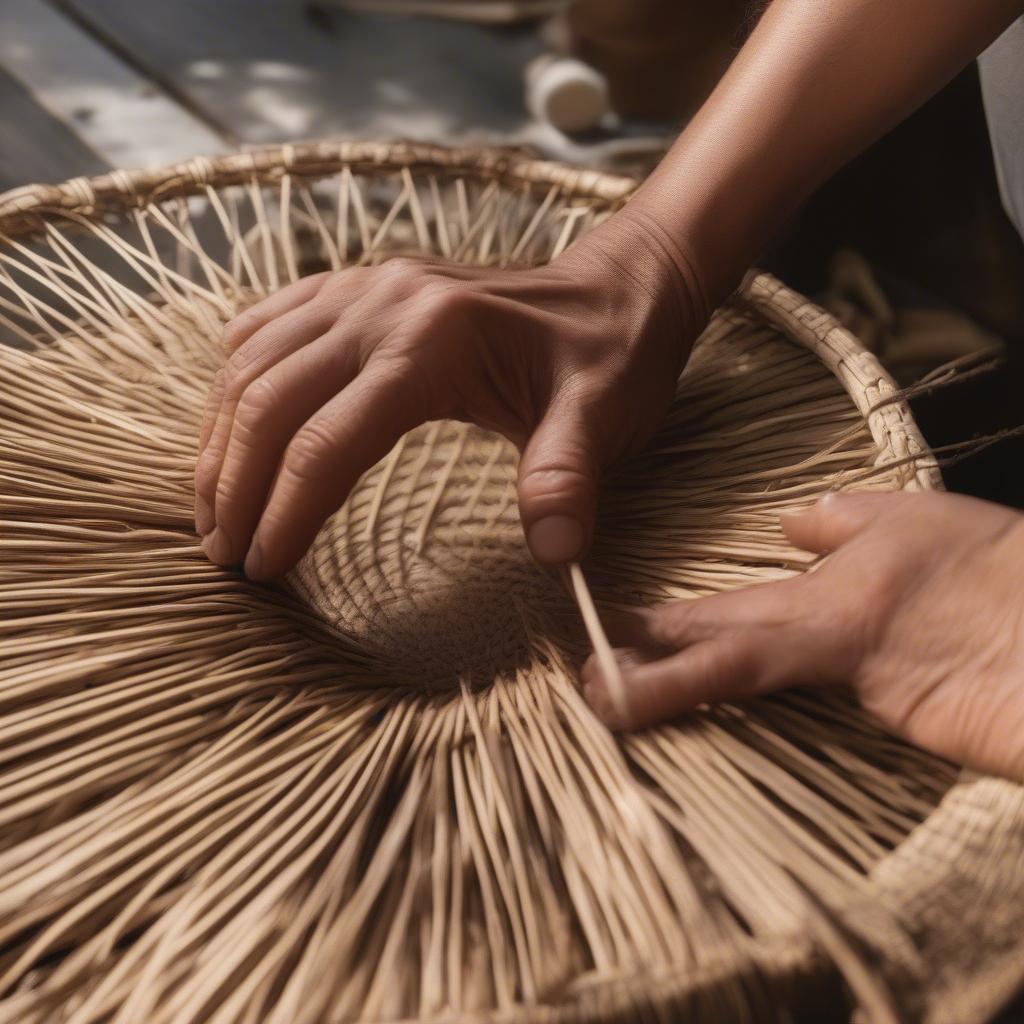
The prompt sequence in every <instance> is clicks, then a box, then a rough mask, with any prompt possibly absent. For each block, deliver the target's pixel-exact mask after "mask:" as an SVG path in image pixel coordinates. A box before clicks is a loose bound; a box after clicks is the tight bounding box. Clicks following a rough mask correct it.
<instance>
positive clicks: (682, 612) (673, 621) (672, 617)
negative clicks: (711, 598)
mask: <svg viewBox="0 0 1024 1024" xmlns="http://www.w3.org/2000/svg"><path fill="white" fill-rule="evenodd" d="M698 616H699V610H698V600H697V599H683V600H681V601H673V602H672V603H671V604H666V605H662V606H661V607H660V608H658V609H657V611H656V612H655V614H654V615H653V616H652V617H651V620H650V627H649V628H650V633H651V638H652V639H653V640H654V641H655V643H660V644H665V645H666V646H673V647H675V646H682V645H684V644H685V643H687V642H688V639H689V637H690V636H691V635H692V633H693V628H694V626H695V624H696V622H697V620H698Z"/></svg>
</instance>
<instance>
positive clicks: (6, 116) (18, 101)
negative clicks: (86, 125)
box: [0, 67, 109, 192]
mask: <svg viewBox="0 0 1024 1024" xmlns="http://www.w3.org/2000/svg"><path fill="white" fill-rule="evenodd" d="M0 124H2V125H3V126H4V143H3V145H2V146H0V192H6V191H7V190H8V189H9V188H15V187H17V186H19V185H27V184H31V183H34V182H40V181H45V182H57V181H63V180H64V179H65V178H73V177H75V176H77V175H80V174H99V173H100V172H101V171H105V170H108V169H109V165H108V164H107V163H106V161H104V160H103V158H102V157H100V156H99V155H98V154H97V153H95V152H93V151H92V150H91V149H90V148H89V147H88V146H87V145H85V143H84V142H82V140H81V139H80V138H79V137H78V136H77V135H76V134H75V133H74V132H73V131H71V129H70V128H69V127H68V126H67V125H66V124H64V123H63V122H61V121H59V120H57V118H55V117H53V116H52V115H51V114H49V113H48V112H47V111H45V110H43V109H42V108H41V107H40V106H39V104H38V103H37V102H36V101H35V100H34V99H33V97H32V95H31V94H30V93H29V91H28V89H26V87H25V86H24V85H22V84H21V82H19V81H17V80H16V79H14V78H11V76H10V75H8V74H6V73H5V72H4V70H3V68H2V67H0Z"/></svg>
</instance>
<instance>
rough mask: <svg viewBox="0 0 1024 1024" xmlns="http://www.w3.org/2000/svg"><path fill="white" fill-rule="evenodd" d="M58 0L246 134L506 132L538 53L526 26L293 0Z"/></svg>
mask: <svg viewBox="0 0 1024 1024" xmlns="http://www.w3.org/2000/svg"><path fill="white" fill-rule="evenodd" d="M7 2H10V0H4V3H7ZM19 2H24V0H19ZM60 2H61V3H62V4H63V5H64V6H66V7H68V8H70V9H72V10H73V11H74V12H75V14H76V16H77V17H79V18H81V19H82V20H83V21H84V22H85V23H87V24H91V25H94V26H95V27H96V28H97V30H98V31H99V32H101V33H102V34H104V35H107V36H109V37H110V38H111V39H113V40H116V42H117V44H118V45H119V46H121V47H123V48H125V49H126V50H128V51H130V52H131V53H132V55H133V57H134V58H135V60H137V61H138V62H139V66H143V67H147V68H149V69H150V70H151V72H152V74H153V76H154V77H155V78H156V79H157V80H161V79H163V80H165V81H171V82H173V84H174V88H175V89H176V90H181V92H182V93H184V94H185V95H187V96H188V97H189V99H190V100H191V101H192V102H193V103H194V104H195V105H196V106H197V107H198V108H199V109H200V110H202V111H204V112H205V113H206V114H207V115H208V116H209V118H210V119H211V120H213V121H215V122H218V123H221V124H224V125H226V126H227V127H228V128H229V129H230V130H231V131H232V132H233V133H235V134H236V135H237V136H238V137H239V138H241V139H242V140H244V141H245V142H247V143H253V144H259V143H269V142H283V141H288V140H293V139H308V138H319V137H332V136H334V137H339V136H340V137H356V136H361V137H366V138H395V137H407V138H419V139H429V140H432V141H436V142H445V141H449V142H451V141H456V140H458V141H463V140H466V139H468V138H472V137H479V136H486V137H490V138H494V137H507V136H508V135H510V134H512V133H516V132H519V131H520V130H521V129H522V128H523V126H524V125H525V124H526V123H527V120H528V119H527V115H526V112H525V109H524V105H523V99H522V70H523V67H524V66H525V64H526V63H527V61H528V60H530V59H531V58H532V57H533V56H534V55H535V54H537V53H538V52H540V43H539V41H538V39H537V38H536V34H535V32H533V31H532V30H530V29H519V30H499V29H493V28H486V27H481V26H477V25H468V24H457V23H450V22H442V21H434V20H429V19H400V18H387V17H381V16H373V15H365V14H358V15H357V14H352V13H346V12H342V11H340V10H338V11H335V12H333V13H321V14H320V16H319V17H311V16H310V14H309V12H308V10H307V8H306V5H304V4H303V3H301V2H299V0H216V2H211V0H174V2H173V3H165V4H161V5H159V6H157V5H155V4H153V3H150V2H145V3H143V2H140V0H60ZM154 11H158V15H154Z"/></svg>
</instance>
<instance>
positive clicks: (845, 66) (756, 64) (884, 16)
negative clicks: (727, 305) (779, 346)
mask: <svg viewBox="0 0 1024 1024" xmlns="http://www.w3.org/2000/svg"><path fill="white" fill-rule="evenodd" d="M1022 12H1024V2H1022V0H938V2H937V0H775V2H774V3H773V4H772V5H771V6H770V8H769V9H768V11H767V12H766V13H765V15H764V17H763V18H762V19H761V22H760V24H759V25H758V27H757V29H756V30H755V31H754V33H753V34H752V35H751V37H750V39H749V40H748V41H747V43H746V45H745V46H744V47H743V49H742V50H741V51H740V53H739V54H738V56H737V58H736V60H735V61H734V62H733V65H732V67H731V68H730V70H729V71H728V72H727V74H726V75H725V76H724V78H723V79H722V81H721V82H720V83H719V85H718V87H717V88H716V90H715V91H714V93H713V94H712V96H711V97H710V99H709V100H708V101H707V103H706V104H705V105H704V107H703V108H702V109H701V111H700V112H699V113H698V114H697V116H696V117H695V118H694V119H693V121H692V122H691V123H690V125H689V126H688V127H687V128H686V130H685V131H684V132H683V134H682V135H681V136H680V138H679V140H678V141H677V142H676V144H675V146H674V147H673V148H672V150H671V152H670V153H669V154H668V156H667V157H666V158H665V160H664V161H663V162H662V164H661V166H660V167H659V168H658V169H657V171H656V172H655V173H654V174H653V175H652V176H651V178H650V179H649V180H648V182H647V183H646V184H645V185H644V186H643V188H641V190H640V191H639V192H638V194H637V195H636V197H635V198H634V199H633V200H632V202H631V203H630V204H629V206H628V207H627V208H626V210H625V211H624V212H623V214H622V215H621V217H620V218H613V219H612V221H611V222H609V223H608V225H607V228H606V229H603V231H602V233H603V239H602V244H607V245H608V246H609V247H610V248H611V249H612V250H615V249H617V248H621V249H622V250H623V253H624V258H627V259H628V258H632V259H641V260H642V259H644V258H645V257H646V262H648V263H649V264H651V265H652V267H653V266H655V265H659V264H660V265H661V266H662V267H666V266H667V267H670V269H669V270H668V273H669V274H675V275H676V276H677V277H682V278H683V279H684V286H685V287H686V288H687V289H689V290H690V291H691V292H698V293H702V294H698V295H696V296H691V298H693V299H694V300H695V301H697V302H698V303H700V302H703V303H704V304H705V305H706V306H707V307H708V308H709V309H710V308H713V307H714V306H715V305H717V304H718V303H719V302H721V301H722V300H723V299H724V298H725V297H726V295H728V293H729V292H730V291H731V290H732V289H733V288H734V287H735V286H736V284H737V283H738V281H739V279H740V277H741V276H742V274H743V272H744V271H745V270H746V268H747V267H748V266H749V265H750V263H751V262H752V261H753V260H754V259H756V257H757V255H758V254H759V252H760V251H761V250H762V248H763V247H764V246H765V244H766V243H767V242H768V241H769V240H770V238H771V237H772V235H773V234H774V233H775V232H776V231H777V230H778V229H779V227H780V226H781V225H782V224H783V223H784V222H785V220H786V219H787V218H788V217H789V216H790V215H791V214H792V213H793V212H794V211H795V209H796V208H798V207H799V206H800V204H801V203H802V202H803V201H804V200H805V199H806V198H807V197H808V196H809V195H810V193H811V192H812V191H813V190H814V189H815V188H816V187H817V186H818V185H819V184H821V183H822V182H823V181H824V180H825V179H827V178H828V177H830V176H831V175H832V174H833V173H834V172H835V171H836V170H837V169H838V168H840V167H841V166H842V165H843V164H844V163H846V162H847V161H848V160H850V159H851V158H852V157H853V156H855V155H856V154H857V153H859V152H860V151H861V150H863V149H864V148H865V147H866V146H868V145H869V144H870V143H871V142H873V141H874V140H875V139H877V138H878V137H879V136H880V135H882V134H883V133H884V132H885V131H887V130H888V129H889V128H891V127H892V126H893V125H895V124H896V123H898V122H899V121H900V120H901V119H902V118H904V117H905V116H906V115H907V114H908V113H910V112H911V111H912V110H913V109H915V108H916V107H917V106H918V105H920V104H921V103H922V102H923V101H924V100H925V99H927V98H928V97H929V96H930V95H932V94H933V93H934V92H936V91H937V90H938V89H939V88H941V87H942V86H943V85H944V84H945V83H946V82H947V81H948V80H949V79H950V78H952V77H953V76H954V75H955V74H956V73H957V72H958V71H959V70H960V69H961V68H963V67H964V66H965V65H966V64H967V63H968V62H969V61H970V60H972V59H973V58H974V57H975V56H976V55H977V54H978V53H979V52H980V51H981V50H982V49H984V48H985V46H986V45H987V44H988V43H989V42H990V41H991V40H992V39H994V38H995V37H996V36H997V35H998V34H999V33H1000V32H1001V31H1002V30H1003V29H1004V28H1005V27H1006V26H1007V25H1008V24H1009V23H1010V22H1011V21H1012V20H1013V18H1014V17H1015V16H1016V15H1019V14H1021V13H1022ZM616 222H617V223H616ZM645 237H646V241H645V242H644V243H643V244H642V245H640V246H639V249H641V250H643V251H641V252H639V253H638V242H639V240H640V239H642V238H645ZM631 253H632V254H633V255H632V256H630V254H631ZM666 257H667V259H666ZM652 272H654V271H653V269H652ZM669 287H678V282H675V283H674V284H671V285H669Z"/></svg>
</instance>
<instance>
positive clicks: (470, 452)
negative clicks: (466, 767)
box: [293, 422, 572, 688]
mask: <svg viewBox="0 0 1024 1024" xmlns="http://www.w3.org/2000/svg"><path fill="white" fill-rule="evenodd" d="M516 461H517V455H516V451H515V448H514V447H513V446H512V445H511V444H510V443H509V442H508V441H507V440H505V439H504V438H502V437H499V436H497V435H495V434H491V433H488V432H486V431H483V430H480V429H478V428H476V427H470V426H467V425H466V424H462V423H451V422H445V423H431V424H427V425H426V426H424V427H421V428H420V429H418V430H415V431H413V432H412V433H411V434H409V435H408V436H407V437H405V438H404V439H403V441H402V442H401V443H400V444H399V445H398V447H396V448H395V450H394V451H393V452H392V453H391V455H390V456H389V457H388V458H387V459H385V460H384V461H383V462H381V463H380V464H379V465H377V466H376V467H374V469H372V470H371V471H370V472H369V473H367V474H366V475H365V476H364V477H363V478H362V480H361V481H360V482H359V484H358V485H357V486H356V488H355V489H354V490H353V492H352V494H351V495H350V497H349V500H348V501H347V502H346V504H345V506H344V507H343V508H342V509H341V511H340V512H338V513H337V514H336V515H335V516H334V517H333V518H332V519H331V520H330V522H329V523H328V524H327V526H326V527H325V528H324V530H323V531H321V533H320V536H319V537H318V538H317V541H316V543H315V544H314V545H313V548H312V550H311V551H310V553H309V554H308V555H307V556H306V558H305V559H304V560H303V562H302V563H301V565H300V566H299V568H298V569H297V571H296V573H295V574H294V575H293V585H294V586H295V588H296V589H297V590H298V591H299V592H300V594H301V595H302V596H303V597H304V598H305V600H306V601H308V602H309V604H310V605H311V606H312V607H313V608H314V609H315V610H316V611H317V613H318V614H319V615H320V616H322V617H323V618H324V619H325V620H326V621H327V622H328V623H329V624H330V625H331V626H333V627H335V628H336V629H337V630H339V631H340V632H342V633H343V634H345V636H346V637H348V638H349V639H350V640H353V641H355V642H356V644H357V645H358V646H360V647H361V648H363V649H365V651H366V652H367V653H368V654H369V655H370V656H371V657H372V660H373V662H374V664H376V665H379V666H380V668H381V670H382V671H383V674H384V675H385V677H386V678H388V680H393V681H395V682H398V683H402V684H408V685H415V686H419V687H422V686H426V687H428V688H450V687H452V686H458V684H459V683H460V682H461V681H463V680H464V681H466V682H468V683H469V684H470V685H479V684H486V683H489V682H491V681H493V680H494V679H495V678H496V677H497V676H498V675H502V674H509V673H512V672H514V671H515V670H516V669H518V668H522V667H523V666H524V665H526V664H527V663H528V662H529V661H530V660H531V658H533V657H534V654H533V650H532V647H531V644H530V642H529V636H530V627H531V623H537V622H543V623H544V625H545V626H548V627H549V626H550V625H551V623H552V621H553V620H554V619H558V620H563V621H564V620H565V618H566V613H569V614H570V615H571V612H572V608H571V604H570V603H569V601H568V598H567V595H566V593H565V591H564V590H563V589H562V588H561V587H560V586H559V585H558V582H557V581H556V580H554V579H552V578H550V577H548V576H546V575H545V574H544V573H543V572H542V571H541V570H540V569H539V568H538V567H537V566H536V564H535V563H534V561H533V560H532V558H531V557H530V554H529V552H528V550H527V548H526V545H525V543H524V540H523V534H522V528H521V526H520V523H519V514H518V510H517V505H516V488H515V479H516Z"/></svg>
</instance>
